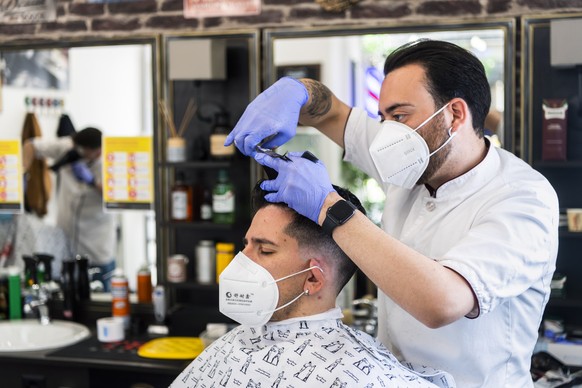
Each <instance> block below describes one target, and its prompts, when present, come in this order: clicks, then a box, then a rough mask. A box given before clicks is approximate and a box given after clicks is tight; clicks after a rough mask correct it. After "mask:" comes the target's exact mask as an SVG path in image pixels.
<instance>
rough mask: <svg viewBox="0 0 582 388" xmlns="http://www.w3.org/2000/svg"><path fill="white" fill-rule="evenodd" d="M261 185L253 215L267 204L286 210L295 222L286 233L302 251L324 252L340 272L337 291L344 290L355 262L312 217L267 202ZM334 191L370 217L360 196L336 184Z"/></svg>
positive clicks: (253, 202)
mask: <svg viewBox="0 0 582 388" xmlns="http://www.w3.org/2000/svg"><path fill="white" fill-rule="evenodd" d="M260 183H261V182H259V183H257V185H256V186H255V188H254V189H253V193H252V209H253V214H254V213H256V212H257V211H258V210H260V209H262V208H264V207H265V206H267V205H274V206H278V207H281V208H284V209H286V210H287V211H288V212H289V214H291V216H292V219H291V222H290V223H289V225H287V227H286V228H285V230H284V232H285V233H286V234H288V235H289V236H291V237H293V238H294V239H296V240H297V243H298V245H299V248H300V249H303V248H305V249H310V250H314V251H316V252H318V253H320V254H321V255H322V256H323V257H324V258H325V259H327V260H328V261H329V263H330V264H331V265H332V267H333V268H334V270H335V271H336V278H337V282H338V283H337V285H336V292H337V293H338V294H339V292H340V291H341V290H342V288H343V287H344V286H345V285H346V283H347V282H348V281H349V280H350V278H351V277H352V276H353V275H354V273H355V272H356V269H357V267H356V265H355V264H354V262H353V261H352V260H351V259H350V258H349V257H348V256H347V255H346V254H345V253H344V251H342V250H341V248H340V247H339V246H338V245H337V244H336V242H335V241H334V240H333V238H331V236H329V235H328V234H325V233H324V232H323V230H322V229H321V226H319V225H318V224H316V223H315V222H313V221H311V220H310V219H309V218H307V217H305V216H302V215H301V214H299V213H297V212H296V211H295V210H293V209H291V208H290V207H288V206H287V205H286V204H284V203H272V202H268V201H267V200H266V199H265V194H266V193H267V192H266V191H264V190H262V189H261V187H260ZM333 188H334V189H335V190H336V191H337V192H338V194H339V195H340V196H341V197H342V198H343V199H345V200H346V201H349V202H351V203H352V204H353V205H354V206H356V208H357V209H358V210H359V211H361V212H362V213H364V214H366V210H365V209H364V207H363V206H362V204H361V203H360V200H359V199H358V197H356V196H355V195H354V194H352V193H351V192H350V191H349V190H348V189H345V188H343V187H339V186H336V185H333Z"/></svg>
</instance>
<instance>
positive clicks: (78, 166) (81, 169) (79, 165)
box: [72, 162, 95, 185]
mask: <svg viewBox="0 0 582 388" xmlns="http://www.w3.org/2000/svg"><path fill="white" fill-rule="evenodd" d="M72 169H73V174H75V178H77V180H78V181H80V182H84V183H87V184H88V185H94V184H95V176H94V175H93V173H92V172H91V170H90V169H89V167H88V166H87V164H86V163H85V162H75V163H73V166H72Z"/></svg>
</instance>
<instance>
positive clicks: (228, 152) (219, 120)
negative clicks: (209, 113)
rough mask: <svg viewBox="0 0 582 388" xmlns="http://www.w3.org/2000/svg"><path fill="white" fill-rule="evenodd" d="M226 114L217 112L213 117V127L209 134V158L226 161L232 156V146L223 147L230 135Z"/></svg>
mask: <svg viewBox="0 0 582 388" xmlns="http://www.w3.org/2000/svg"><path fill="white" fill-rule="evenodd" d="M230 130H231V128H230V124H229V117H228V113H226V112H219V113H216V114H215V115H214V126H213V127H212V131H211V133H210V157H211V158H212V159H228V158H231V157H232V156H233V155H234V151H235V150H234V144H231V145H229V146H228V147H225V146H224V141H225V140H226V137H227V136H228V134H229V133H230Z"/></svg>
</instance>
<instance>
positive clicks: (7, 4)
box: [0, 0, 57, 24]
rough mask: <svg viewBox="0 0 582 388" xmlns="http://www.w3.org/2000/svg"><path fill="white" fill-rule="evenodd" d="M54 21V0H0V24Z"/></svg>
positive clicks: (55, 3)
mask: <svg viewBox="0 0 582 388" xmlns="http://www.w3.org/2000/svg"><path fill="white" fill-rule="evenodd" d="M55 20H57V1H56V0H0V23H7V24H8V23H14V24H15V23H43V22H54V21H55Z"/></svg>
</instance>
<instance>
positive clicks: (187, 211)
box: [170, 172, 192, 221]
mask: <svg viewBox="0 0 582 388" xmlns="http://www.w3.org/2000/svg"><path fill="white" fill-rule="evenodd" d="M177 175H178V176H177V178H176V181H175V182H174V185H173V186H172V189H171V191H170V197H171V198H170V203H171V209H170V219H171V220H172V221H191V220H192V188H191V187H190V186H188V185H186V183H185V182H184V173H183V172H179V173H178V174H177Z"/></svg>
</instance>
